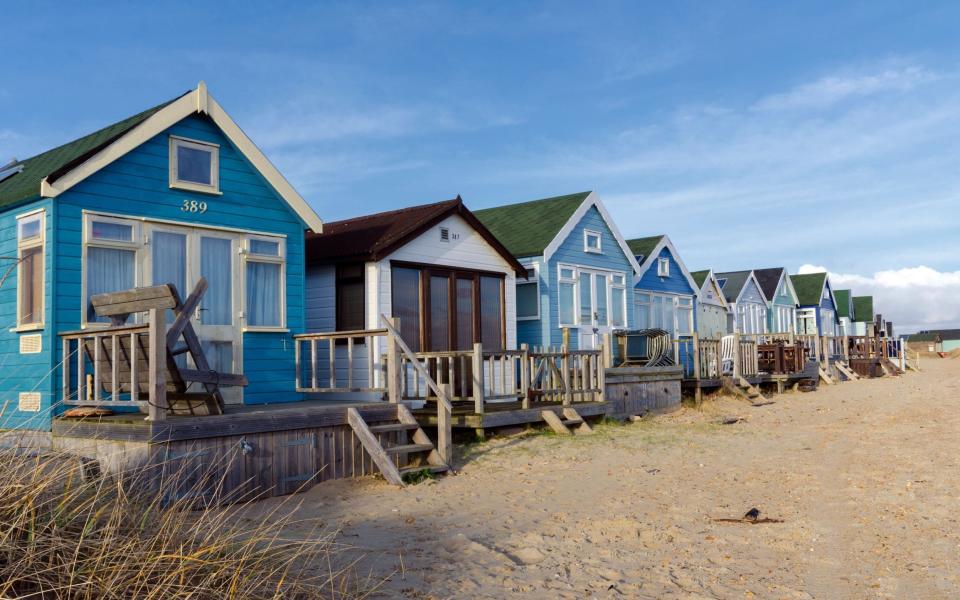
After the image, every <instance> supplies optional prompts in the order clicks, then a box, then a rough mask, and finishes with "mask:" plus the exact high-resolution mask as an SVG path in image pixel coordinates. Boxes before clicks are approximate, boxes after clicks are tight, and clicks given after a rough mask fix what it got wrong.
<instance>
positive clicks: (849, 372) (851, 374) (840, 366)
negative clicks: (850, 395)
mask: <svg viewBox="0 0 960 600" xmlns="http://www.w3.org/2000/svg"><path fill="white" fill-rule="evenodd" d="M833 364H835V365H836V366H837V370H839V371H840V372H841V373H843V374H844V375H845V376H846V377H847V379H850V380H853V381H856V380H858V379H860V376H859V375H857V373H856V371H854V370H853V369H851V368H850V367H848V366H847V365H846V364H845V363H842V362H840V361H837V362H835V363H833Z"/></svg>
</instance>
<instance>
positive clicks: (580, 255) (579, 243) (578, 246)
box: [543, 207, 634, 347]
mask: <svg viewBox="0 0 960 600" xmlns="http://www.w3.org/2000/svg"><path fill="white" fill-rule="evenodd" d="M584 229H591V230H594V231H599V232H600V233H601V236H602V242H601V247H602V249H603V253H602V254H597V253H592V252H584V251H583V230H584ZM561 263H563V264H570V265H576V266H581V267H589V268H594V269H606V270H611V271H619V272H622V273H623V274H624V275H625V276H626V278H627V281H628V282H629V281H630V280H631V278H632V277H633V275H634V274H633V267H632V266H631V264H630V259H629V258H628V257H627V256H626V255H625V254H624V253H623V250H622V249H621V248H620V245H619V244H618V243H617V240H616V237H615V236H614V235H613V232H612V231H611V229H610V227H608V226H607V223H606V221H604V219H603V216H602V215H601V214H600V211H598V210H597V209H596V207H592V208H590V210H588V211H587V212H586V213H585V214H584V215H583V217H582V218H581V219H580V222H579V223H577V225H576V226H575V227H574V228H573V230H572V231H571V232H570V235H568V236H567V239H565V240H564V241H563V243H561V244H560V247H559V248H558V249H557V251H556V252H555V253H554V254H553V256H551V257H550V260H549V263H548V265H547V267H548V268H546V269H544V271H549V281H551V282H555V281H556V280H557V265H559V264H561ZM627 288H628V290H629V285H628V286H627ZM549 296H550V298H549V302H550V306H549V311H548V312H547V313H546V314H547V317H548V322H547V324H546V325H547V326H546V327H545V328H544V333H545V335H544V337H543V340H544V341H546V342H549V344H551V345H555V346H559V345H560V344H561V343H562V342H563V332H562V331H561V329H560V327H559V322H560V321H559V319H560V305H559V294H558V289H557V286H556V285H554V284H551V285H550V286H549ZM633 315H634V307H633V302H631V301H630V297H629V295H628V301H627V314H626V317H627V326H628V327H630V326H632V325H633V323H634V316H633ZM570 337H571V346H574V347H576V346H577V340H576V339H575V338H576V337H577V336H573V335H571V336H570Z"/></svg>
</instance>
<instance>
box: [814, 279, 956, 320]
mask: <svg viewBox="0 0 960 600" xmlns="http://www.w3.org/2000/svg"><path fill="white" fill-rule="evenodd" d="M822 271H827V272H829V273H830V281H831V282H832V283H833V285H834V287H835V288H836V289H845V288H850V289H852V290H853V293H854V295H856V296H873V297H874V308H875V310H877V312H879V313H881V314H882V315H883V317H884V319H886V320H888V321H892V322H893V324H894V329H895V331H899V332H904V333H906V332H913V331H916V330H919V329H936V328H941V327H956V326H957V325H958V324H960V303H957V302H956V298H957V297H958V296H960V271H938V270H936V269H932V268H930V267H927V266H923V265H920V266H916V267H904V268H900V269H890V270H884V271H877V272H875V273H873V274H872V275H858V274H854V273H835V272H832V271H830V269H827V268H826V267H823V266H818V265H810V264H805V265H802V266H801V267H800V268H799V270H798V272H799V273H815V272H822Z"/></svg>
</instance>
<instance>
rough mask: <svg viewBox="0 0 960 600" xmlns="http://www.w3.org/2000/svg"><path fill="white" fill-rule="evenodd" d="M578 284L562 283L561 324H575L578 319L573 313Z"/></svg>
mask: <svg viewBox="0 0 960 600" xmlns="http://www.w3.org/2000/svg"><path fill="white" fill-rule="evenodd" d="M575 288H576V285H575V284H573V283H561V284H560V324H561V325H573V324H574V323H575V322H576V321H575V319H574V314H573V306H574V302H573V298H574V293H575V292H574V289H575Z"/></svg>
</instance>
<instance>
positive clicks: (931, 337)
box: [907, 333, 940, 342]
mask: <svg viewBox="0 0 960 600" xmlns="http://www.w3.org/2000/svg"><path fill="white" fill-rule="evenodd" d="M907 341H908V342H939V341H940V336H939V335H938V334H936V333H913V334H911V335H909V336H907Z"/></svg>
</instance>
